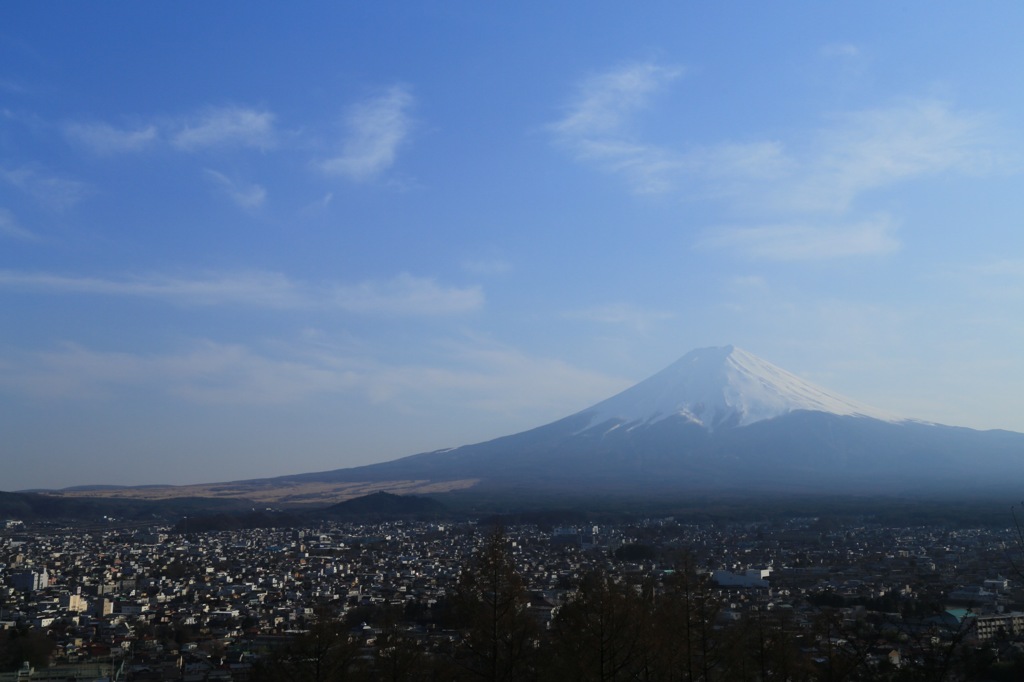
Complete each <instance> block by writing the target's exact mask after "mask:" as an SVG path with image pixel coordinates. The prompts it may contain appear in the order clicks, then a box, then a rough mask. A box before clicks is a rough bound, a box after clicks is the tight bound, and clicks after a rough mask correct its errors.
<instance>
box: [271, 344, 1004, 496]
mask: <svg viewBox="0 0 1024 682" xmlns="http://www.w3.org/2000/svg"><path fill="white" fill-rule="evenodd" d="M411 479H416V480H427V481H448V480H456V479H463V480H464V479H477V480H478V481H479V482H478V484H477V485H478V487H479V488H480V489H485V490H486V489H500V488H517V489H525V488H529V489H533V490H549V491H558V490H575V491H580V490H595V489H599V490H607V491H616V490H621V491H627V490H628V491H633V492H636V491H652V492H653V491H680V490H723V489H729V490H759V491H786V490H794V491H796V490H799V491H808V490H814V491H822V490H830V491H844V492H883V491H887V492H892V491H908V490H917V491H923V490H927V489H936V488H939V487H945V488H950V487H955V486H959V487H964V486H967V487H970V486H975V487H981V486H992V485H996V484H1006V483H1007V481H1010V483H1011V484H1012V485H1016V481H1017V480H1021V481H1024V434H1018V433H1011V432H1006V431H987V432H980V431H974V430H971V429H964V428H957V427H949V426H942V425H938V424H930V423H924V422H920V421H912V420H907V419H902V418H899V417H896V416H894V415H891V414H888V413H886V412H884V411H882V410H878V409H876V408H873V407H870V406H867V405H864V404H861V403H859V402H857V401H855V400H852V399H849V398H845V397H843V396H841V395H838V394H836V393H834V392H831V391H828V390H827V389H824V388H820V387H817V386H814V385H813V384H810V383H808V382H806V381H804V380H802V379H800V378H799V377H796V376H795V375H793V374H791V373H789V372H786V371H785V370H783V369H781V368H778V367H776V366H774V365H772V364H771V363H768V362H766V361H764V360H762V359H760V358H757V357H756V356H754V355H752V354H750V353H747V352H745V351H742V350H740V349H737V348H734V347H732V346H725V347H721V348H705V349H700V350H696V351H692V352H691V353H688V354H687V355H685V356H684V357H683V358H681V359H680V360H679V361H677V362H676V363H674V364H672V365H670V366H669V367H667V368H666V369H664V370H662V371H661V372H658V373H657V374H655V375H653V376H652V377H650V378H648V379H646V380H644V381H642V382H640V383H639V384H637V385H635V386H633V387H631V388H629V389H627V390H625V391H623V392H621V393H619V394H617V395H615V396H612V397H611V398H608V399H607V400H604V401H601V402H599V403H597V404H595V405H593V406H592V407H589V408H587V409H585V410H581V411H580V412H577V413H576V414H573V415H570V416H568V417H565V418H563V419H560V420H558V421H555V422H552V423H550V424H546V425H544V426H540V427H537V428H534V429H531V430H529V431H524V432H521V433H517V434H512V435H509V436H504V437H501V438H496V439H494V440H491V441H487V442H484V443H477V444H473V445H465V446H462V447H457V448H452V449H448V450H439V451H436V452H429V453H423V454H419V455H413V456H410V457H405V458H402V459H398V460H394V461H391V462H384V463H381V464H374V465H370V466H363V467H356V468H351V469H338V470H335V471H328V472H319V473H311V474H301V475H298V476H288V477H282V478H281V479H276V480H279V481H281V482H285V481H287V482H309V481H325V482H338V481H389V480H411ZM272 480H273V479H272Z"/></svg>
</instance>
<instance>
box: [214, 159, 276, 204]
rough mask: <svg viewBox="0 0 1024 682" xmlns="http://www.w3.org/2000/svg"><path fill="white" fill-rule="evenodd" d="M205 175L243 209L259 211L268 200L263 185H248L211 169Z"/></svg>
mask: <svg viewBox="0 0 1024 682" xmlns="http://www.w3.org/2000/svg"><path fill="white" fill-rule="evenodd" d="M203 174H204V175H205V176H206V177H207V178H208V179H209V180H210V181H211V182H213V184H214V185H216V186H217V187H219V188H220V189H221V190H223V191H224V193H225V194H227V195H228V197H230V198H231V200H232V201H234V202H235V203H236V204H238V206H239V207H241V208H244V209H248V210H252V209H257V208H259V207H260V206H262V205H263V202H264V201H265V200H266V198H267V190H266V189H265V188H264V187H262V186H261V185H256V184H253V185H246V184H243V183H241V182H238V181H236V180H232V179H231V178H229V177H228V176H226V175H224V174H223V173H220V172H218V171H215V170H212V169H209V168H207V169H206V170H205V171H203Z"/></svg>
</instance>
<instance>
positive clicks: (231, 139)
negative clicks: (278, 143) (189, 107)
mask: <svg viewBox="0 0 1024 682" xmlns="http://www.w3.org/2000/svg"><path fill="white" fill-rule="evenodd" d="M274 142H275V132H274V114H272V113H270V112H269V111H261V110H258V109H249V108H245V107H221V108H214V109H208V110H206V111H205V112H203V113H202V114H201V115H199V116H198V117H196V118H194V119H193V120H190V121H187V122H185V123H183V124H181V126H180V127H179V129H178V131H177V132H176V133H174V135H173V137H172V138H171V143H172V144H173V145H174V146H175V147H177V148H179V149H182V150H184V151H198V150H200V149H205V148H208V147H220V146H229V145H233V146H242V147H255V148H258V149H267V148H269V147H272V146H274Z"/></svg>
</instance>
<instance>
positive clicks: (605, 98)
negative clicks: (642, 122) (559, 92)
mask: <svg viewBox="0 0 1024 682" xmlns="http://www.w3.org/2000/svg"><path fill="white" fill-rule="evenodd" d="M681 74H682V69H680V68H678V67H666V66H661V65H659V64H655V63H652V62H646V63H638V64H630V65H628V66H625V67H621V68H618V69H614V70H612V71H609V72H606V73H602V74H598V75H595V76H592V77H590V78H588V79H587V80H585V81H584V82H583V83H581V84H580V85H579V86H578V88H577V91H576V93H575V96H574V97H573V98H572V101H571V103H570V105H569V106H568V107H567V110H566V113H565V115H564V116H563V117H562V118H561V119H560V120H558V121H555V122H554V123H552V124H550V125H549V126H548V130H549V131H550V132H551V133H553V134H554V136H555V139H556V140H557V141H558V142H559V144H561V145H562V146H564V147H566V148H567V149H569V150H571V151H572V153H573V154H574V155H575V157H576V158H577V160H579V161H583V162H586V163H591V164H594V165H596V166H598V167H599V168H602V169H603V170H605V171H607V172H611V173H615V174H618V175H621V176H622V177H624V178H625V179H626V180H627V182H628V183H629V184H630V186H631V187H632V188H633V190H634V191H636V192H639V193H658V192H665V191H668V190H670V189H672V187H673V184H672V182H671V180H670V177H671V176H672V175H673V173H675V172H677V171H678V169H679V168H680V166H681V164H682V159H681V158H680V157H679V155H678V154H676V153H674V152H672V151H670V150H668V149H666V148H663V147H659V146H657V145H653V144H648V143H642V142H637V141H635V140H634V139H633V136H632V125H631V123H632V118H633V116H634V115H635V114H636V113H637V112H639V111H641V110H643V109H644V108H645V107H646V106H648V104H649V101H650V99H651V97H652V95H654V94H656V93H657V92H658V91H660V90H662V89H663V88H664V87H665V85H667V84H668V83H669V82H671V81H673V80H675V79H676V78H677V77H679V76H680V75H681Z"/></svg>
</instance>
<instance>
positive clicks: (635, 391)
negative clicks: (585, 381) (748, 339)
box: [577, 346, 905, 430]
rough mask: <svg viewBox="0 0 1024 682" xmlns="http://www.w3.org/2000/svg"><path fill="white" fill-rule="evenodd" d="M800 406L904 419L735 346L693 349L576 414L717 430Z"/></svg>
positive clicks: (635, 423) (602, 419)
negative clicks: (683, 422) (682, 421)
mask: <svg viewBox="0 0 1024 682" xmlns="http://www.w3.org/2000/svg"><path fill="white" fill-rule="evenodd" d="M796 410H811V411H816V412H828V413H831V414H836V415H843V416H856V417H871V418H874V419H881V420H884V421H888V422H900V421H905V419H903V418H901V417H897V416H895V415H893V414H890V413H887V412H885V411H883V410H879V409H876V408H874V407H871V406H869V405H865V404H863V403H859V402H857V401H855V400H851V399H850V398H846V397H844V396H841V395H839V394H838V393H833V392H831V391H828V390H827V389H824V388H821V387H819V386H815V385H814V384H812V383H810V382H808V381H804V380H803V379H801V378H800V377H798V376H796V375H794V374H790V373H789V372H787V371H786V370H784V369H782V368H780V367H776V366H775V365H773V364H771V363H770V362H766V361H765V360H762V359H761V358H759V357H757V356H756V355H753V354H751V353H748V352H746V351H744V350H741V349H739V348H735V347H734V346H723V347H716V348H701V349H698V350H694V351H691V352H689V353H687V354H686V355H684V356H683V357H682V358H681V359H680V360H678V361H676V362H675V363H673V364H672V365H669V366H668V367H666V368H665V369H663V370H662V371H660V372H658V373H657V374H655V375H654V376H652V377H650V378H648V379H645V380H644V381H641V382H640V383H639V384H637V385H635V386H633V387H632V388H628V389H626V390H625V391H623V392H621V393H618V394H616V395H614V396H612V397H611V398H608V399H607V400H604V401H602V402H599V403H597V404H596V405H594V406H592V407H590V408H588V409H586V410H583V411H581V412H579V413H577V414H579V415H586V416H588V417H590V419H589V422H588V423H589V425H590V426H588V427H587V428H590V427H591V426H596V425H598V424H604V423H606V422H608V421H615V422H618V423H620V424H630V425H632V426H634V427H635V426H638V425H641V424H650V423H654V422H657V421H660V420H662V419H666V418H668V417H671V416H674V415H679V416H682V417H684V418H686V419H689V420H690V421H692V422H694V423H696V424H700V425H701V426H704V427H706V428H708V429H715V428H718V427H723V426H747V425H748V424H753V423H755V422H759V421H763V420H765V419H772V418H774V417H780V416H782V415H784V414H788V413H790V412H794V411H796ZM584 430H586V429H584Z"/></svg>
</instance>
